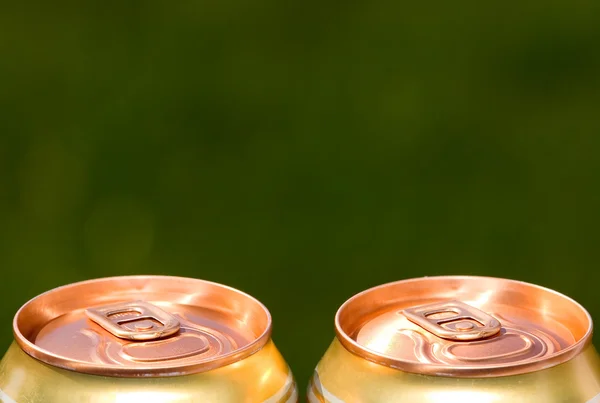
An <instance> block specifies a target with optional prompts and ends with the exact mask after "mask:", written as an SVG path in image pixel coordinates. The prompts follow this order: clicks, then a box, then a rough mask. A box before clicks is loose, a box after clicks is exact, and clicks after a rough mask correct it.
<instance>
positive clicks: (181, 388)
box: [0, 341, 298, 403]
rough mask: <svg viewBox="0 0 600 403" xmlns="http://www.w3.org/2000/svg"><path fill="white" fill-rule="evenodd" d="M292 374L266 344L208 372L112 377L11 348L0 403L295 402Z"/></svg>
mask: <svg viewBox="0 0 600 403" xmlns="http://www.w3.org/2000/svg"><path fill="white" fill-rule="evenodd" d="M297 399H298V394H297V390H296V385H295V383H294V379H293V377H292V373H291V371H290V369H289V368H288V366H287V365H286V363H285V361H284V360H283V358H282V357H281V354H280V353H279V352H278V351H277V348H276V347H275V345H274V344H273V342H272V341H269V342H267V344H266V345H265V346H264V347H263V348H262V349H261V350H260V351H258V352H257V353H255V354H253V355H251V356H249V357H247V358H245V359H243V360H241V361H238V362H235V363H233V364H230V365H226V366H223V367H220V368H217V369H214V370H211V371H207V372H202V373H197V374H192V375H185V376H175V377H158V378H157V377H152V378H115V377H104V376H98V375H88V374H82V373H78V372H74V371H69V370H64V369H60V368H56V367H52V366H49V365H45V364H42V363H40V362H39V361H37V360H35V359H34V358H31V357H30V356H29V355H27V354H25V353H24V352H23V351H22V350H21V349H20V348H19V346H18V345H17V344H16V343H15V344H13V345H12V346H11V347H10V348H9V350H8V352H7V353H6V355H5V356H4V358H3V359H2V361H0V402H2V403H13V402H16V403H84V402H85V403H296V402H297Z"/></svg>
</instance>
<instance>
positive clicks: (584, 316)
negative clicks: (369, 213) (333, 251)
mask: <svg viewBox="0 0 600 403" xmlns="http://www.w3.org/2000/svg"><path fill="white" fill-rule="evenodd" d="M451 301H460V303H458V304H457V303H453V302H451ZM430 304H434V305H432V307H428V306H427V305H430ZM440 304H441V305H440ZM465 304H466V305H465ZM438 305H439V306H438ZM444 306H446V308H444ZM436 310H437V313H436ZM429 311H431V312H433V317H429V318H425V317H424V316H422V314H423V312H429ZM407 314H408V316H407ZM448 315H454V316H448ZM413 321H415V322H417V323H415V322H413ZM497 322H499V323H497ZM438 323H441V325H440V324H438ZM500 323H501V328H500V330H499V331H498V329H497V325H499V324H500ZM469 324H470V325H472V326H473V329H468V328H467V327H468V325H469ZM457 326H459V327H464V328H465V329H466V330H465V331H461V330H459V329H457ZM479 331H482V332H483V333H484V334H483V335H482V336H484V338H480V337H479V336H477V332H479ZM463 332H464V333H465V334H467V335H471V336H470V339H466V340H465V339H462V338H461V334H462V333H463ZM492 332H494V333H493V334H492ZM336 333H337V337H338V338H339V340H340V341H341V343H342V344H343V345H344V347H346V348H347V349H348V350H349V351H351V352H354V353H355V354H358V355H360V356H361V357H363V358H365V359H367V360H370V361H373V362H377V363H380V364H383V365H388V366H391V367H394V368H398V369H402V370H404V371H407V372H415V373H420V374H428V375H444V376H469V377H492V376H493V377H496V376H506V375H516V374H521V373H525V372H530V371H535V370H539V369H543V368H548V367H550V366H553V365H557V364H560V363H562V362H565V361H567V360H569V359H571V358H573V357H575V356H576V355H577V354H579V353H580V352H581V351H582V350H583V349H584V348H585V347H586V346H587V345H588V344H589V343H590V341H591V334H592V320H591V318H590V316H589V314H588V313H587V311H586V310H585V309H584V308H583V307H582V306H581V305H579V304H578V303H576V302H575V301H573V300H572V299H570V298H568V297H566V296H564V295H562V294H559V293H557V292H555V291H552V290H549V289H546V288H543V287H539V286H535V285H532V284H527V283H523V282H519V281H513V280H505V279H496V278H489V277H468V276H450V277H425V278H420V279H411V280H405V281H399V282H395V283H390V284H384V285H381V286H379V287H375V288H372V289H369V290H366V291H364V292H362V293H360V294H357V295H355V296H354V297H352V298H350V299H349V300H348V301H346V302H345V303H344V304H343V305H342V306H341V307H340V309H339V310H338V312H337V314H336ZM473 337H475V339H474V338H473Z"/></svg>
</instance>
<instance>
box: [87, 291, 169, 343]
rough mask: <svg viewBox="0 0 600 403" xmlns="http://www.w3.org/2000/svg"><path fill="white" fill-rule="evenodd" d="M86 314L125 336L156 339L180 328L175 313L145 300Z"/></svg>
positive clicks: (115, 332) (92, 310)
mask: <svg viewBox="0 0 600 403" xmlns="http://www.w3.org/2000/svg"><path fill="white" fill-rule="evenodd" d="M85 314H86V315H87V316H88V318H90V319H91V320H93V321H94V322H96V323H97V324H99V325H100V326H102V327H103V328H104V329H105V330H108V331H109V332H110V333H112V334H113V335H115V336H117V337H119V338H121V339H128V340H155V339H160V338H162V337H166V336H170V335H172V334H173V333H177V331H178V330H179V321H178V320H177V318H176V317H175V316H173V315H171V314H170V313H168V312H165V311H163V310H162V309H160V308H158V307H157V306H155V305H152V304H150V303H148V302H145V301H132V302H124V303H119V304H114V305H107V306H102V307H99V308H90V309H86V311H85Z"/></svg>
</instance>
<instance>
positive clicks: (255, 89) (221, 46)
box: [0, 0, 600, 389]
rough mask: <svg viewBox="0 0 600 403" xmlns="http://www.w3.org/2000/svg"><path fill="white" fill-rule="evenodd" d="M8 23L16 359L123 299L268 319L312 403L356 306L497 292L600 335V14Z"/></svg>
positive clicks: (288, 13) (7, 150) (159, 16)
mask: <svg viewBox="0 0 600 403" xmlns="http://www.w3.org/2000/svg"><path fill="white" fill-rule="evenodd" d="M16 3H18V2H13V4H11V5H3V10H2V12H0V80H1V85H0V224H1V225H0V269H1V270H2V275H1V292H0V295H1V298H2V299H1V302H2V309H1V311H0V324H1V325H0V345H1V346H2V347H1V348H2V349H4V348H6V347H7V346H8V344H9V343H10V340H11V320H12V317H13V315H14V313H15V311H16V310H17V309H18V308H19V306H20V305H21V304H23V303H24V302H25V301H26V300H27V299H29V298H31V297H33V296H35V295H36V294H38V293H40V292H42V291H45V290H48V289H50V288H53V287H55V286H58V285H61V284H65V283H70V282H74V281H78V280H84V279H89V278H93V277H100V276H111V275H120V274H133V273H154V274H159V273H160V274H173V275H182V276H193V277H198V278H204V279H209V280H213V281H218V282H222V283H226V284H229V285H231V286H234V287H237V288H239V289H242V290H244V291H246V292H249V293H251V294H253V295H254V296H256V297H257V298H259V299H260V300H262V301H263V302H264V303H265V304H266V305H267V306H268V307H269V308H270V310H271V312H272V314H273V317H274V325H275V327H274V339H275V342H276V343H277V344H278V346H279V347H280V349H281V350H282V352H283V354H284V355H285V357H286V359H287V360H288V362H289V364H290V365H291V367H292V368H293V370H294V372H295V374H296V376H297V378H298V380H299V381H300V383H301V387H302V388H303V389H304V387H305V384H306V381H307V378H308V377H309V375H310V374H311V373H312V370H313V368H314V366H315V364H316V363H317V361H318V359H319V357H320V356H321V354H322V353H323V352H324V350H325V349H326V347H327V346H328V344H329V342H330V341H331V339H332V338H333V336H334V333H333V315H334V313H335V311H336V309H337V307H338V306H339V305H340V304H341V303H342V302H343V301H344V300H345V299H346V298H348V297H350V296H351V295H352V294H354V293H356V292H357V291H360V290H362V289H365V288H367V287H370V286H373V285H376V284H380V283H383V282H387V281H392V280H398V279H403V278H407V277H414V276H422V275H435V274H455V273H460V274H480V275H494V276H504V277H511V278H516V279H521V280H526V281H531V282H535V283H538V284H542V285H545V286H548V287H552V288H555V289H557V290H559V291H561V292H564V293H567V294H568V295H570V296H572V297H574V298H576V299H577V300H579V301H580V302H581V303H583V304H584V305H585V306H586V307H587V308H588V309H589V310H590V311H591V313H592V315H594V316H595V317H597V318H600V302H599V301H598V297H597V296H598V289H599V285H600V277H599V274H597V273H598V272H597V266H598V265H597V262H598V258H599V255H600V249H599V248H598V240H599V237H598V228H599V224H600V215H599V213H598V206H599V202H600V189H599V183H598V179H600V175H599V174H600V171H599V170H600V158H599V156H598V153H599V151H600V136H599V129H600V119H599V118H598V110H599V109H600V51H599V50H598V43H600V14H599V11H600V2H597V1H573V2H566V1H565V2H562V3H563V4H561V3H560V2H547V1H546V2H534V4H535V5H532V4H530V5H527V6H525V5H518V6H513V5H508V4H507V5H494V6H490V5H485V6H483V7H482V6H480V5H470V6H468V7H466V6H465V7H462V8H459V7H458V6H457V5H456V4H455V3H448V2H446V3H443V4H431V3H428V2H424V3H423V5H422V6H419V5H414V4H412V5H410V6H409V5H408V4H405V3H398V2H391V3H390V4H384V3H381V2H363V3H362V4H355V3H342V4H338V5H333V4H331V5H329V4H324V3H321V2H316V1H315V2H311V1H309V2H295V3H291V2H281V1H272V0H267V1H266V2H256V1H245V0H239V1H231V0H224V1H212V2H211V1H202V2H186V1H183V2H163V3H153V2H147V1H129V2H123V3H122V4H118V3H114V4H108V3H106V2H98V4H96V3H95V2H83V3H85V4H83V3H75V2H74V3H73V4H71V5H69V6H66V7H63V5H61V6H60V7H59V5H57V4H55V3H54V2H46V3H44V4H41V5H36V6H33V5H31V4H29V5H27V6H22V5H19V4H16Z"/></svg>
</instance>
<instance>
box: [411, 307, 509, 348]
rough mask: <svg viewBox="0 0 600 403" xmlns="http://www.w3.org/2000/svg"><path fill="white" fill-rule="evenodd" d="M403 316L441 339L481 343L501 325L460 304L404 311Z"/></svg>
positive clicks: (483, 314) (497, 330)
mask: <svg viewBox="0 0 600 403" xmlns="http://www.w3.org/2000/svg"><path fill="white" fill-rule="evenodd" d="M402 314H403V315H404V316H405V317H406V318H407V319H408V320H410V321H411V322H413V323H416V324H417V325H419V326H421V327H422V328H423V329H425V330H427V331H428V332H430V333H432V334H433V335H435V336H437V337H441V338H443V339H449V340H460V341H473V340H481V339H485V338H486V337H490V336H493V335H495V334H497V333H498V332H499V331H500V322H498V321H497V320H496V319H494V318H492V317H491V316H490V315H488V314H486V313H484V312H481V311H480V310H479V309H476V308H473V307H472V306H469V305H467V304H465V303H464V302H459V301H448V302H441V303H435V304H428V305H424V306H418V307H414V308H408V309H405V310H403V311H402Z"/></svg>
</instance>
